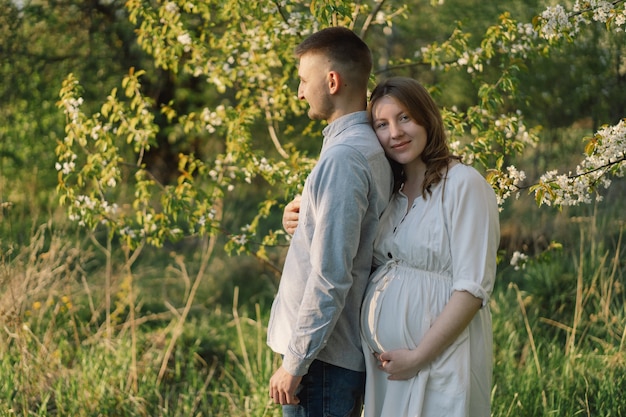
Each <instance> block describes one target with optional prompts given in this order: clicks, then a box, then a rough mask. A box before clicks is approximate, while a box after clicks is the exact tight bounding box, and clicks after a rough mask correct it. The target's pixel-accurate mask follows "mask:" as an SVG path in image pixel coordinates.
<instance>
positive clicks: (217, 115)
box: [201, 105, 226, 133]
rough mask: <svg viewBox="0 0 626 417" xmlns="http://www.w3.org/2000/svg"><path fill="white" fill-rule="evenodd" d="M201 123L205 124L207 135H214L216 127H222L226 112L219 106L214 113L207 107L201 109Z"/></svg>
mask: <svg viewBox="0 0 626 417" xmlns="http://www.w3.org/2000/svg"><path fill="white" fill-rule="evenodd" d="M201 117H202V121H203V122H204V123H206V125H205V129H206V130H207V131H208V132H209V133H215V130H216V128H217V127H219V126H222V124H223V123H224V118H225V117H226V110H225V108H224V106H223V105H219V106H217V107H216V108H215V110H214V111H211V110H210V109H208V108H207V107H205V108H204V109H202V116H201Z"/></svg>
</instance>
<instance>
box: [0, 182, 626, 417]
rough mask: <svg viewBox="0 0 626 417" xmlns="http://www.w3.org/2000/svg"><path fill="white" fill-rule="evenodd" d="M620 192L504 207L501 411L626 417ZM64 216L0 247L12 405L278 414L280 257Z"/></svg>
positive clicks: (497, 392)
mask: <svg viewBox="0 0 626 417" xmlns="http://www.w3.org/2000/svg"><path fill="white" fill-rule="evenodd" d="M622 188H623V184H622V183H620V182H617V183H616V185H615V186H614V187H612V188H611V189H610V192H609V193H608V195H607V196H606V198H605V199H604V201H603V202H602V203H598V204H596V205H595V206H592V207H580V208H576V209H572V208H570V209H569V210H567V209H565V210H563V211H560V212H559V211H556V210H552V211H550V210H549V209H546V208H542V209H538V208H536V207H534V208H532V207H531V206H529V205H528V203H523V198H522V201H518V202H513V203H511V205H510V207H507V208H506V211H505V212H504V213H503V221H502V224H503V245H504V244H507V245H509V247H510V248H518V249H520V250H522V251H524V252H525V253H526V254H528V255H527V256H528V257H527V258H525V259H524V257H522V259H521V260H520V262H518V263H517V264H516V265H511V264H510V262H509V260H510V259H511V253H510V252H511V250H512V249H509V250H508V253H507V248H504V247H503V250H502V258H501V260H500V264H499V271H498V280H497V285H496V288H495V290H494V294H493V296H492V299H491V302H490V308H491V309H492V312H493V319H494V323H493V328H494V346H495V352H494V364H495V368H494V385H493V391H492V397H493V409H492V415H493V416H494V417H508V416H532V417H537V416H546V417H547V416H594V417H595V416H606V417H608V416H624V415H626V399H624V397H623V395H622V394H623V392H624V390H625V389H626V360H625V353H626V330H625V324H626V317H625V315H626V312H625V310H626V309H625V306H626V293H625V292H624V278H625V277H624V264H623V259H624V252H625V250H624V242H623V232H624V229H625V227H624V221H623V220H620V218H623V217H622V211H621V210H622V209H621V205H622V203H621V197H620V194H621V193H622V191H623V190H622ZM518 206H519V207H518ZM520 210H521V211H522V212H523V213H522V214H519V213H518V212H519V211H520ZM5 214H8V211H7V210H5ZM519 216H521V217H519ZM8 219H9V217H5V219H4V220H5V221H6V220H8ZM520 219H523V220H522V221H520ZM59 224H63V222H62V221H59V222H57V223H55V222H53V221H48V222H46V223H44V224H42V225H40V226H39V227H37V228H35V229H34V231H33V232H32V236H31V238H30V241H29V242H28V243H27V244H25V245H23V246H22V247H17V246H15V247H14V248H10V247H9V248H8V249H5V250H4V252H3V254H2V259H1V261H2V262H1V264H0V265H1V267H0V268H1V269H0V285H1V286H2V288H3V289H4V291H3V292H2V295H1V297H2V298H1V299H0V313H1V323H2V327H1V329H0V381H1V382H0V398H1V399H2V401H1V402H0V416H162V417H166V416H168V417H169V416H172V417H173V416H181V417H182V416H242V417H243V416H259V417H260V416H279V415H280V411H279V409H278V408H277V407H276V406H274V405H273V404H272V403H271V402H270V400H269V397H268V394H267V381H268V380H269V377H270V375H271V374H272V372H273V370H274V369H275V368H276V367H277V365H278V358H277V357H276V355H274V354H273V353H272V352H271V351H270V350H269V349H268V348H267V346H266V345H265V331H266V327H265V326H266V324H267V317H268V312H269V307H270V303H271V300H272V296H273V293H274V291H275V289H276V284H277V279H278V276H277V272H276V271H275V270H274V268H269V267H268V266H267V265H265V266H264V265H263V264H260V263H259V262H258V261H256V260H255V259H253V258H249V257H246V256H243V255H242V256H232V257H229V256H227V255H225V254H224V253H223V252H221V249H220V242H214V241H210V240H193V241H186V242H182V243H179V244H177V245H172V246H169V247H165V248H161V249H145V250H144V251H143V252H142V254H141V256H140V257H138V258H137V259H135V260H129V259H128V257H127V254H125V253H123V251H121V250H119V249H116V248H114V247H113V248H106V247H105V246H102V245H101V242H100V240H99V239H100V238H101V237H99V236H97V234H95V235H90V236H84V235H82V234H81V233H79V232H77V231H71V230H69V229H67V228H63V227H62V226H59ZM283 254H284V248H277V249H276V253H275V259H276V261H277V263H279V262H280V259H281V257H282V255H283ZM129 262H130V263H132V265H131V264H129Z"/></svg>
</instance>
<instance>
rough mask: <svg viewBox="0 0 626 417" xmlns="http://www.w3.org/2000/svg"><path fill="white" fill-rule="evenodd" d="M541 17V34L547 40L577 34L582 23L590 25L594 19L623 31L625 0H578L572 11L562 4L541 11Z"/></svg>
mask: <svg viewBox="0 0 626 417" xmlns="http://www.w3.org/2000/svg"><path fill="white" fill-rule="evenodd" d="M620 5H621V9H620ZM587 16H590V19H589V18H588V17H587ZM541 19H542V24H541V27H540V29H539V35H540V36H541V37H542V38H544V39H547V40H556V39H560V38H562V37H563V36H564V34H568V35H575V34H577V33H578V32H579V31H580V25H581V24H587V25H588V24H590V23H591V22H592V21H594V22H600V23H605V24H607V27H609V26H612V27H613V28H614V30H615V31H616V32H622V31H624V26H626V9H624V1H623V0H617V1H613V2H610V1H606V0H582V1H581V0H576V2H575V4H574V7H573V12H572V13H567V12H566V10H565V8H563V6H561V5H557V6H551V7H548V8H547V9H546V10H545V11H543V13H541Z"/></svg>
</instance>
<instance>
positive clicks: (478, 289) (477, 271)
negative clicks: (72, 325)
mask: <svg viewBox="0 0 626 417" xmlns="http://www.w3.org/2000/svg"><path fill="white" fill-rule="evenodd" d="M368 111H369V115H370V120H371V122H372V126H373V127H374V130H375V132H376V135H377V136H378V140H379V141H380V143H381V144H382V146H383V148H384V149H385V153H386V154H387V156H388V157H389V158H390V160H391V161H392V162H395V163H394V165H395V167H396V169H397V171H396V172H397V173H398V176H397V178H398V183H399V187H398V190H397V191H396V192H395V193H394V195H393V197H392V200H391V202H390V204H389V207H388V208H387V210H386V211H385V213H384V214H383V217H382V218H381V224H380V228H379V232H378V237H377V239H376V241H375V254H374V266H375V267H376V270H375V272H374V274H373V275H372V279H371V282H370V285H369V287H368V290H367V292H366V295H365V298H364V301H363V306H362V311H361V326H362V328H361V332H362V336H363V347H364V350H366V366H367V369H366V375H367V383H366V393H365V410H364V411H365V413H364V416H365V417H386V416H394V417H402V416H406V417H417V416H421V417H433V416H446V417H453V416H472V417H476V416H485V417H488V416H489V415H490V393H491V374H492V330H491V313H490V311H489V305H488V301H489V295H490V294H491V291H492V289H493V283H494V278H495V273H496V253H497V249H498V243H499V236H500V230H499V220H498V207H497V203H496V197H495V193H494V191H493V189H492V188H491V187H490V186H489V184H488V183H487V182H486V181H485V180H484V178H483V177H482V176H481V175H480V174H479V173H478V171H476V170H475V169H473V168H471V167H469V166H466V165H463V164H461V163H460V162H459V158H458V157H455V156H453V155H452V154H451V153H450V150H449V148H448V146H447V140H446V136H445V132H444V126H443V122H442V118H441V113H440V111H439V109H438V107H437V105H436V104H435V102H434V101H433V99H432V97H431V96H430V95H429V93H428V92H427V91H426V89H425V88H424V87H423V86H421V85H420V84H419V83H417V82H416V81H415V80H412V79H410V78H391V79H388V80H386V81H384V82H382V83H381V84H379V85H378V86H377V87H376V88H375V89H374V91H373V92H372V95H371V98H370V103H369V107H368Z"/></svg>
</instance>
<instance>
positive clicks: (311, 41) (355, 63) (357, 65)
mask: <svg viewBox="0 0 626 417" xmlns="http://www.w3.org/2000/svg"><path fill="white" fill-rule="evenodd" d="M308 53H320V54H323V55H325V56H326V57H327V58H328V59H329V60H330V61H331V62H332V64H333V66H335V65H336V68H333V69H334V70H336V71H338V72H339V73H341V75H342V76H343V77H345V78H346V79H348V80H349V79H352V80H354V81H355V82H356V83H358V85H359V86H360V87H361V88H365V89H367V83H368V81H369V76H370V72H371V71H372V53H371V51H370V49H369V47H368V46H367V44H366V43H365V42H363V40H362V39H361V38H359V37H358V36H357V35H356V34H355V33H354V32H353V31H351V30H350V29H348V28H345V27H330V28H326V29H322V30H320V31H319V32H316V33H314V34H312V35H311V36H309V37H308V38H306V39H305V40H304V41H302V43H300V44H299V45H298V46H297V47H296V49H295V55H296V57H297V58H301V57H302V55H304V54H308Z"/></svg>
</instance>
